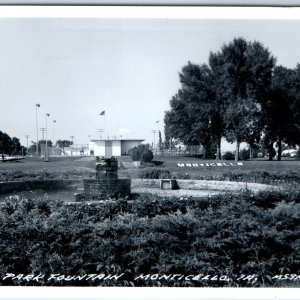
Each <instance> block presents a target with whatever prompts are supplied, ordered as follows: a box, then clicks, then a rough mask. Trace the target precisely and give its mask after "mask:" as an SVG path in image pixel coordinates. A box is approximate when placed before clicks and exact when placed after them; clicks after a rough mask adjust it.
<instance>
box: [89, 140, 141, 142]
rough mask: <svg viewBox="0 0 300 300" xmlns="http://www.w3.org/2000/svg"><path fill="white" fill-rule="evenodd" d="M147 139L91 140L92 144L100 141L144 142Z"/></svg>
mask: <svg viewBox="0 0 300 300" xmlns="http://www.w3.org/2000/svg"><path fill="white" fill-rule="evenodd" d="M144 140H145V139H91V142H99V141H103V142H105V141H121V142H122V141H130V142H143V141H144Z"/></svg>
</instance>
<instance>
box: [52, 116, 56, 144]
mask: <svg viewBox="0 0 300 300" xmlns="http://www.w3.org/2000/svg"><path fill="white" fill-rule="evenodd" d="M55 123H56V120H53V135H52V137H53V138H52V147H54V124H55Z"/></svg>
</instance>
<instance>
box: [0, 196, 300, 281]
mask: <svg viewBox="0 0 300 300" xmlns="http://www.w3.org/2000/svg"><path fill="white" fill-rule="evenodd" d="M299 199H300V196H299V193H298V194H296V193H295V194H293V195H291V194H287V193H283V192H282V193H279V192H276V193H274V192H272V193H271V192H265V193H261V194H259V195H256V196H254V195H251V194H249V193H244V194H240V195H230V194H227V195H225V196H215V197H211V198H203V199H192V198H190V199H181V200H179V199H162V198H158V197H153V196H151V197H150V196H145V197H144V198H140V199H137V200H135V201H127V200H124V199H120V200H117V201H107V202H105V203H103V204H101V205H97V204H94V205H85V204H82V205H80V206H70V205H69V206H63V205H62V204H61V203H59V202H55V201H51V200H50V199H48V198H46V197H44V198H35V199H33V198H31V199H26V198H18V197H17V196H16V197H11V198H9V199H7V200H6V202H5V203H4V205H3V206H2V207H1V210H0V235H1V239H0V251H1V260H0V274H1V275H2V274H5V273H8V272H11V273H14V274H39V273H43V274H48V275H49V274H70V275H79V274H97V273H101V272H103V273H105V274H114V273H121V272H124V273H125V275H124V276H123V277H122V279H119V280H116V281H80V282H78V281H76V282H65V281H64V282H56V281H54V282H51V285H60V284H61V285H73V286H74V285H114V286H119V285H120V286H273V285H276V282H274V281H272V276H274V275H275V274H285V273H295V272H297V271H298V267H299V262H300V257H299V253H300V245H299V243H298V240H297V238H298V236H299V231H300V221H299V220H300V210H299V205H300V204H299ZM266 203H267V204H268V205H266ZM140 274H144V275H145V274H185V275H188V274H195V275H196V274H207V275H209V274H211V275H212V274H213V275H224V276H228V278H231V279H232V280H230V281H226V282H224V281H209V280H204V281H201V280H194V281H193V280H192V281H186V280H182V281H180V280H178V281H176V280H175V281H174V280H173V281H169V280H164V279H161V280H142V279H139V280H135V279H136V277H137V276H139V275H140ZM241 274H246V275H248V274H257V275H258V280H257V281H254V282H252V281H251V282H248V281H237V280H236V279H237V277H238V276H239V275H241ZM1 277H3V276H1ZM2 284H16V285H17V284H26V282H25V283H24V282H21V283H20V282H18V281H9V280H6V281H2ZM28 284H31V285H32V284H39V283H32V282H31V283H28ZM40 284H41V285H47V284H50V283H47V282H41V283H40Z"/></svg>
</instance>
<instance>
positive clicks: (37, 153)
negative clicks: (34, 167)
mask: <svg viewBox="0 0 300 300" xmlns="http://www.w3.org/2000/svg"><path fill="white" fill-rule="evenodd" d="M39 107H40V105H39V104H38V103H37V104H36V105H35V125H36V156H37V157H39V129H38V113H37V112H38V108H39Z"/></svg>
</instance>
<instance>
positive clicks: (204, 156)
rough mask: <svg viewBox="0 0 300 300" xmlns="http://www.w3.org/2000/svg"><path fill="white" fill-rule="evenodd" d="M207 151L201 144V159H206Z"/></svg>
mask: <svg viewBox="0 0 300 300" xmlns="http://www.w3.org/2000/svg"><path fill="white" fill-rule="evenodd" d="M206 156H207V151H206V148H205V147H204V146H203V159H206Z"/></svg>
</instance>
